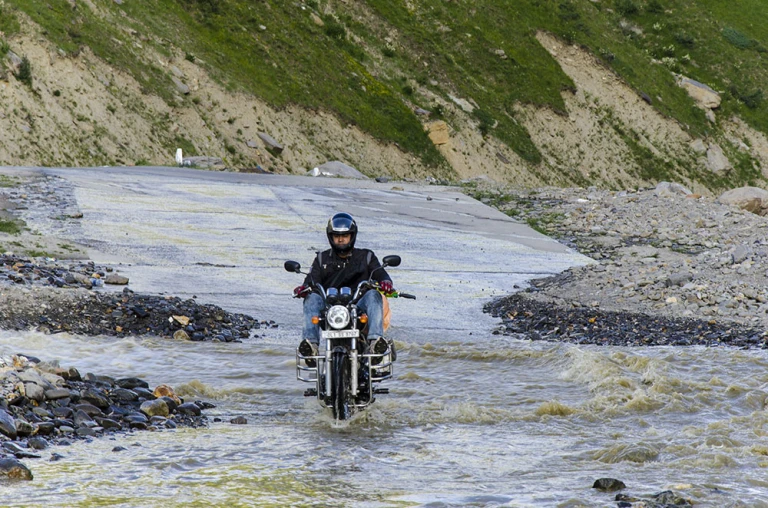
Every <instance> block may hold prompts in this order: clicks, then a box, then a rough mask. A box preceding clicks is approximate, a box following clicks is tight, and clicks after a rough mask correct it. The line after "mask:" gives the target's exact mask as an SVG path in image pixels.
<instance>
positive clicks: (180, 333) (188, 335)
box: [0, 285, 277, 342]
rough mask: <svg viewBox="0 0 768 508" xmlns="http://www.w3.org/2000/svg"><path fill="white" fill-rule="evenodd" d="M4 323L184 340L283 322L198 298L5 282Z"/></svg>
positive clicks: (234, 337)
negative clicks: (262, 318)
mask: <svg viewBox="0 0 768 508" xmlns="http://www.w3.org/2000/svg"><path fill="white" fill-rule="evenodd" d="M0 296H2V299H3V304H2V305H0V328H5V329H10V330H26V329H38V330H40V331H42V332H45V333H58V332H69V333H74V334H81V335H108V336H119V337H122V336H136V335H155V336H160V337H173V338H175V339H179V340H193V341H219V342H239V341H241V340H243V339H247V338H249V337H251V335H252V334H253V331H254V330H258V329H260V328H267V327H277V324H275V323H274V322H273V321H258V320H257V319H255V318H253V317H251V316H248V315H246V314H237V313H231V312H228V311H226V310H224V309H222V308H221V307H218V306H216V305H210V304H201V303H197V302H196V301H195V300H194V299H191V298H190V299H186V300H183V299H181V298H179V297H171V296H154V295H141V294H136V293H134V292H133V291H131V290H129V289H128V288H124V289H123V291H122V292H102V291H94V290H87V289H83V288H81V289H74V290H61V289H53V288H50V287H33V288H26V289H23V290H20V289H19V288H17V287H13V286H11V287H8V286H6V287H3V286H1V285H0Z"/></svg>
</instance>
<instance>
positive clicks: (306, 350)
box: [299, 339, 317, 368]
mask: <svg viewBox="0 0 768 508" xmlns="http://www.w3.org/2000/svg"><path fill="white" fill-rule="evenodd" d="M299 354H300V355H301V356H317V344H315V343H314V342H309V341H308V340H307V339H304V340H302V341H301V342H300V343H299ZM304 362H305V363H306V364H307V367H310V368H314V367H317V362H316V361H315V359H314V358H306V359H305V360H304Z"/></svg>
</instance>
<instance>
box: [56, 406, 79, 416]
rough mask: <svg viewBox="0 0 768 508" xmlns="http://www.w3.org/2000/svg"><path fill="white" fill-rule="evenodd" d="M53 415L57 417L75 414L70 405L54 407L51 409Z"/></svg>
mask: <svg viewBox="0 0 768 508" xmlns="http://www.w3.org/2000/svg"><path fill="white" fill-rule="evenodd" d="M51 413H53V415H54V416H55V417H57V418H72V415H73V414H75V412H74V411H73V410H72V408H70V407H66V406H65V407H55V408H53V410H52V411H51Z"/></svg>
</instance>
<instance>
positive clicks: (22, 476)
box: [0, 458, 33, 481]
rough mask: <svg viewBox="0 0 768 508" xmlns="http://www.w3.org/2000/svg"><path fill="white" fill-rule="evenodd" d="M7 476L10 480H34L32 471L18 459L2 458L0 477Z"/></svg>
mask: <svg viewBox="0 0 768 508" xmlns="http://www.w3.org/2000/svg"><path fill="white" fill-rule="evenodd" d="M2 476H5V477H6V478H8V479H10V480H26V481H30V480H32V478H33V476H32V471H30V470H29V468H28V467H27V466H25V465H24V464H22V463H21V462H19V461H18V460H16V459H12V458H5V459H0V477H2Z"/></svg>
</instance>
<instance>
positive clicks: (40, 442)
mask: <svg viewBox="0 0 768 508" xmlns="http://www.w3.org/2000/svg"><path fill="white" fill-rule="evenodd" d="M27 444H29V447H30V448H33V449H35V450H45V449H46V448H48V441H47V440H46V439H44V438H42V437H39V436H33V437H31V438H29V439H28V440H27Z"/></svg>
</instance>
